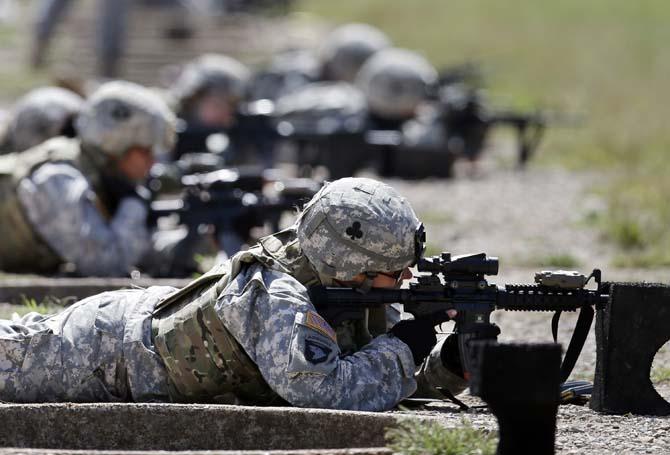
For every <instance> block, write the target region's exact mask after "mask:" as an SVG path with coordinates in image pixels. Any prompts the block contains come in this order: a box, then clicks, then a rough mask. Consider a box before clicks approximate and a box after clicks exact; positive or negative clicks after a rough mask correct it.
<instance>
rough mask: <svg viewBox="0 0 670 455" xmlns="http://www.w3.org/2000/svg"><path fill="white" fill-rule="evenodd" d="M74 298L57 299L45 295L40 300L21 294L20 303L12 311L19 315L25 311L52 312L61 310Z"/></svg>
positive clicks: (25, 312)
mask: <svg viewBox="0 0 670 455" xmlns="http://www.w3.org/2000/svg"><path fill="white" fill-rule="evenodd" d="M75 300H76V299H75V298H64V299H58V298H56V297H50V296H49V297H46V298H45V299H44V300H42V301H41V302H38V301H37V300H36V299H34V298H31V297H26V296H25V295H22V296H21V304H20V305H17V306H16V308H15V309H14V312H15V313H16V314H18V315H19V316H23V315H25V314H27V313H33V312H36V313H39V314H54V313H57V312H59V311H62V310H63V308H65V307H66V306H67V305H69V304H71V303H73V302H74V301H75Z"/></svg>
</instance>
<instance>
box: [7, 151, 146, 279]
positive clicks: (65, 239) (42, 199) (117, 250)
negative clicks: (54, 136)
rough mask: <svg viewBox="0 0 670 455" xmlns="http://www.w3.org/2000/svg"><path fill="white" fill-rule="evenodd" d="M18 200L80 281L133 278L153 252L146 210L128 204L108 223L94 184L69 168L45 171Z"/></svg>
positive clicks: (23, 187) (27, 183) (26, 183)
mask: <svg viewBox="0 0 670 455" xmlns="http://www.w3.org/2000/svg"><path fill="white" fill-rule="evenodd" d="M17 195H18V199H19V201H20V202H21V206H22V207H23V209H24V211H25V214H26V217H27V218H28V220H29V222H30V225H31V226H32V227H33V229H34V230H35V232H37V233H38V234H39V236H40V238H41V239H42V240H43V241H44V242H46V244H47V245H49V247H50V248H51V249H52V250H53V251H54V252H56V253H57V255H58V257H59V258H60V263H69V264H72V266H73V267H74V269H75V270H76V272H77V273H78V274H79V275H83V276H127V275H128V273H129V272H130V271H131V270H132V269H133V267H134V266H135V265H136V264H138V263H139V261H140V259H141V258H142V257H143V256H144V254H145V253H146V252H147V250H148V249H149V248H150V247H151V246H150V245H151V244H150V233H149V229H148V228H147V223H146V219H147V214H148V208H147V206H146V204H145V203H144V202H142V201H140V200H139V199H138V198H134V197H128V198H124V199H122V200H121V202H120V203H119V206H118V208H117V209H116V212H115V213H114V216H113V217H112V218H109V219H108V218H106V216H105V214H104V213H103V212H101V210H100V204H99V202H98V198H97V196H96V195H95V193H94V192H93V190H92V188H91V186H90V183H89V182H88V180H87V179H86V178H85V177H84V175H83V174H82V173H81V172H80V171H79V170H78V169H77V168H75V167H73V166H71V165H69V164H64V163H53V164H45V165H43V166H41V167H40V168H39V169H38V170H37V171H35V172H34V173H33V174H31V175H30V177H27V178H25V179H23V180H22V181H21V183H20V184H19V186H18V188H17Z"/></svg>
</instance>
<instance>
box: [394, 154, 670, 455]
mask: <svg viewBox="0 0 670 455" xmlns="http://www.w3.org/2000/svg"><path fill="white" fill-rule="evenodd" d="M606 178H607V177H606V175H603V174H596V173H592V172H583V173H575V172H568V171H566V170H562V169H547V168H532V169H530V170H527V171H525V172H517V171H511V170H509V171H505V170H502V171H501V170H496V169H495V168H493V167H486V165H484V167H483V170H482V171H481V173H480V175H479V176H478V177H477V178H467V177H466V178H463V177H461V178H457V179H453V180H434V181H431V180H426V181H420V182H407V181H399V180H394V181H390V183H391V184H392V185H393V186H394V187H396V188H397V189H398V190H399V191H400V192H401V193H402V194H403V195H405V196H406V197H407V198H408V199H409V200H410V201H411V202H412V204H413V206H414V207H415V209H416V211H417V213H418V214H419V217H420V218H422V220H423V221H424V223H425V224H426V227H427V232H428V243H429V247H430V250H431V252H432V254H436V253H437V252H439V251H442V250H447V251H451V252H452V253H454V254H462V253H470V252H486V253H488V254H490V255H492V256H499V257H500V273H499V275H498V276H497V277H492V278H491V279H490V281H493V282H497V283H510V282H517V283H531V282H532V280H533V276H534V272H535V271H537V270H541V269H557V268H570V269H573V268H576V269H578V270H581V271H583V272H587V271H590V270H591V269H592V268H594V267H598V268H601V269H602V270H603V277H604V279H605V280H608V281H651V282H663V283H668V281H670V273H669V272H670V271H668V270H665V269H657V270H639V269H619V268H614V267H611V265H610V262H611V261H612V258H613V257H614V254H615V252H614V249H613V247H612V246H611V245H608V244H607V243H606V242H604V240H603V239H602V237H601V235H600V234H599V232H598V230H597V229H596V227H595V226H594V224H593V223H590V222H589V220H591V219H594V218H596V217H597V216H598V215H599V214H601V213H602V211H603V210H605V205H604V202H603V201H602V200H601V199H600V198H599V197H598V196H596V195H595V194H596V193H595V192H594V191H593V190H594V189H595V188H597V186H598V185H600V184H602V183H603V182H604V181H605V179H606ZM566 258H567V259H566ZM568 260H569V261H570V262H572V263H573V265H571V266H570V267H560V266H552V264H556V263H561V262H566V261H568ZM493 319H494V322H496V323H497V324H498V325H499V326H500V327H501V330H502V334H501V336H500V338H499V339H500V341H503V342H504V341H528V342H547V341H551V326H550V324H551V314H549V313H546V314H544V313H525V312H496V313H494V315H493ZM575 321H576V314H566V315H563V317H562V319H561V326H560V330H559V342H563V345H564V346H566V345H567V342H568V340H569V338H570V335H571V333H572V328H573V327H574V323H575ZM444 329H445V330H446V331H449V330H450V327H446V325H445V327H444ZM595 352H596V351H595V334H594V332H593V328H592V330H591V333H590V334H589V337H588V339H587V341H586V344H585V346H584V350H583V352H582V355H581V357H580V359H579V361H578V363H577V365H576V367H575V370H574V372H573V374H572V378H573V379H589V380H592V379H593V374H594V368H595V357H596V354H595ZM663 367H665V368H668V367H670V347H669V346H668V345H666V346H664V347H663V348H662V349H661V351H659V353H658V354H657V356H656V359H655V363H654V368H663ZM529 380H532V378H529ZM656 387H657V390H658V391H659V393H660V394H661V395H662V396H664V397H665V398H666V399H667V398H670V387H668V384H663V383H659V384H656ZM465 400H466V401H470V402H471V403H472V402H477V400H476V399H475V398H472V397H469V396H467V395H465ZM411 412H412V413H413V414H420V415H429V416H434V417H435V418H436V419H438V420H439V421H440V422H442V423H444V424H445V425H447V426H458V425H459V424H460V422H461V419H462V418H466V419H468V420H470V421H472V423H473V424H474V425H475V426H477V427H483V428H488V429H491V430H495V429H496V428H497V423H496V420H495V417H494V416H493V415H491V414H490V413H488V412H486V411H477V412H474V413H462V412H459V411H458V410H457V408H456V407H455V406H454V405H451V404H444V403H439V404H433V405H429V406H426V407H425V408H424V409H423V410H419V411H411ZM556 453H560V454H638V453H654V454H661V453H670V418H668V417H648V416H633V415H625V416H611V415H602V414H598V413H596V412H594V411H591V410H590V409H589V407H588V406H575V405H565V406H561V407H560V409H559V414H558V424H557V436H556Z"/></svg>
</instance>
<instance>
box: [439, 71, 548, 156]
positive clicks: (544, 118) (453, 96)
mask: <svg viewBox="0 0 670 455" xmlns="http://www.w3.org/2000/svg"><path fill="white" fill-rule="evenodd" d="M438 105H439V109H440V120H441V122H442V124H443V125H444V128H445V131H447V134H448V137H449V140H450V142H451V143H452V144H455V146H453V147H452V148H454V149H455V150H451V152H452V153H455V154H457V155H462V156H464V157H466V158H468V159H470V160H474V159H476V158H478V157H479V155H480V154H481V152H482V151H483V149H484V146H485V142H486V139H487V137H488V135H489V134H490V132H491V130H492V129H493V128H494V127H499V126H507V127H511V128H513V129H514V130H515V131H516V137H517V147H518V165H519V167H521V168H522V167H524V166H525V165H526V163H527V162H528V159H529V158H530V157H531V156H532V155H533V153H534V152H535V150H537V147H538V146H539V144H540V141H541V140H542V137H543V135H544V132H545V130H546V128H547V126H548V125H549V124H550V123H551V124H554V123H558V122H560V119H559V118H558V116H557V115H552V114H550V113H547V112H543V111H534V112H520V111H514V110H509V109H501V110H495V109H492V108H491V107H490V106H489V105H488V103H487V102H486V101H485V99H484V97H483V94H482V93H481V91H480V90H478V89H476V88H472V87H469V86H467V85H465V84H458V83H457V84H454V85H447V86H444V87H441V88H440V90H439V94H438Z"/></svg>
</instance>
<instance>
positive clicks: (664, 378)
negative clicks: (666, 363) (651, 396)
mask: <svg viewBox="0 0 670 455" xmlns="http://www.w3.org/2000/svg"><path fill="white" fill-rule="evenodd" d="M651 381H652V382H653V383H654V384H668V383H670V368H668V367H659V368H654V369H652V370H651Z"/></svg>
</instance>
